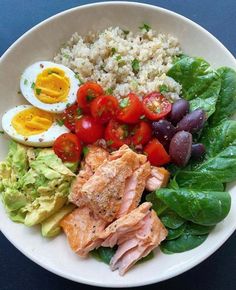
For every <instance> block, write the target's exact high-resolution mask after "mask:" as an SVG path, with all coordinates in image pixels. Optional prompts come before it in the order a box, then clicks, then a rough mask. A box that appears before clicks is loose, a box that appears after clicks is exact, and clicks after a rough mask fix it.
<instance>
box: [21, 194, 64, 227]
mask: <svg viewBox="0 0 236 290" xmlns="http://www.w3.org/2000/svg"><path fill="white" fill-rule="evenodd" d="M66 201H67V198H66V197H63V196H61V195H59V194H55V195H54V196H40V197H38V198H36V199H35V200H34V202H33V203H32V204H31V205H30V206H29V207H28V208H27V210H28V213H27V214H26V217H25V225H26V226H34V225H37V224H39V223H41V222H42V221H44V220H45V219H47V218H48V217H50V216H51V215H53V214H54V213H55V212H57V211H58V210H59V209H61V208H62V207H63V205H64V204H65V203H66Z"/></svg>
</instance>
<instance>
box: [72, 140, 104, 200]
mask: <svg viewBox="0 0 236 290" xmlns="http://www.w3.org/2000/svg"><path fill="white" fill-rule="evenodd" d="M87 148H88V153H87V154H86V156H85V159H84V161H83V162H82V163H81V168H80V171H79V174H78V175H77V176H76V179H75V181H74V182H73V184H72V186H71V190H70V194H69V200H70V201H71V202H73V203H74V204H77V203H78V200H80V199H81V188H82V186H83V185H84V184H85V183H86V182H87V181H88V180H89V178H90V177H91V176H92V175H93V174H94V172H95V170H96V169H97V168H98V167H99V166H100V165H101V164H102V163H103V162H104V161H105V160H107V158H108V156H109V152H107V151H106V150H105V149H103V148H101V147H99V146H96V145H88V146H87Z"/></svg>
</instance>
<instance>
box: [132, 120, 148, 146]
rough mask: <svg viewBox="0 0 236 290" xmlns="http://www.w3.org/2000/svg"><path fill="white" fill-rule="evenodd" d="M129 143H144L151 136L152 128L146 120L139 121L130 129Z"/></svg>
mask: <svg viewBox="0 0 236 290" xmlns="http://www.w3.org/2000/svg"><path fill="white" fill-rule="evenodd" d="M131 135H132V137H131V143H132V144H134V145H139V144H141V145H145V144H147V142H149V141H150V140H151V138H152V128H151V125H150V124H149V123H147V122H144V121H141V122H140V123H139V124H137V125H135V126H134V128H133V129H132V131H131Z"/></svg>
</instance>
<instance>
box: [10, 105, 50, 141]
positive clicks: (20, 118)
mask: <svg viewBox="0 0 236 290" xmlns="http://www.w3.org/2000/svg"><path fill="white" fill-rule="evenodd" d="M53 121H54V117H53V115H52V114H50V113H47V112H44V111H42V110H40V109H37V108H29V109H25V110H23V111H21V112H19V113H18V114H16V115H15V116H14V117H13V119H12V121H11V124H12V126H13V128H14V129H15V130H16V132H17V133H18V134H20V135H22V136H31V135H37V134H41V133H43V132H45V131H47V130H48V129H49V128H50V127H51V126H52V124H53Z"/></svg>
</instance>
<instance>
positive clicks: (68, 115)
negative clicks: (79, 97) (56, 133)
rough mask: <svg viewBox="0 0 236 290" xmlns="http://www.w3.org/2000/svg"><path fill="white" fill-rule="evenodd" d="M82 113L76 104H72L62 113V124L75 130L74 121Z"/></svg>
mask: <svg viewBox="0 0 236 290" xmlns="http://www.w3.org/2000/svg"><path fill="white" fill-rule="evenodd" d="M81 114H82V110H81V109H80V108H79V107H78V105H77V104H74V105H72V106H70V107H68V108H66V109H65V111H64V112H63V113H62V120H63V121H64V125H65V126H66V127H67V128H68V129H70V130H71V131H72V132H74V131H75V121H76V119H77V118H78V117H79V116H80V115H81Z"/></svg>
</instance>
